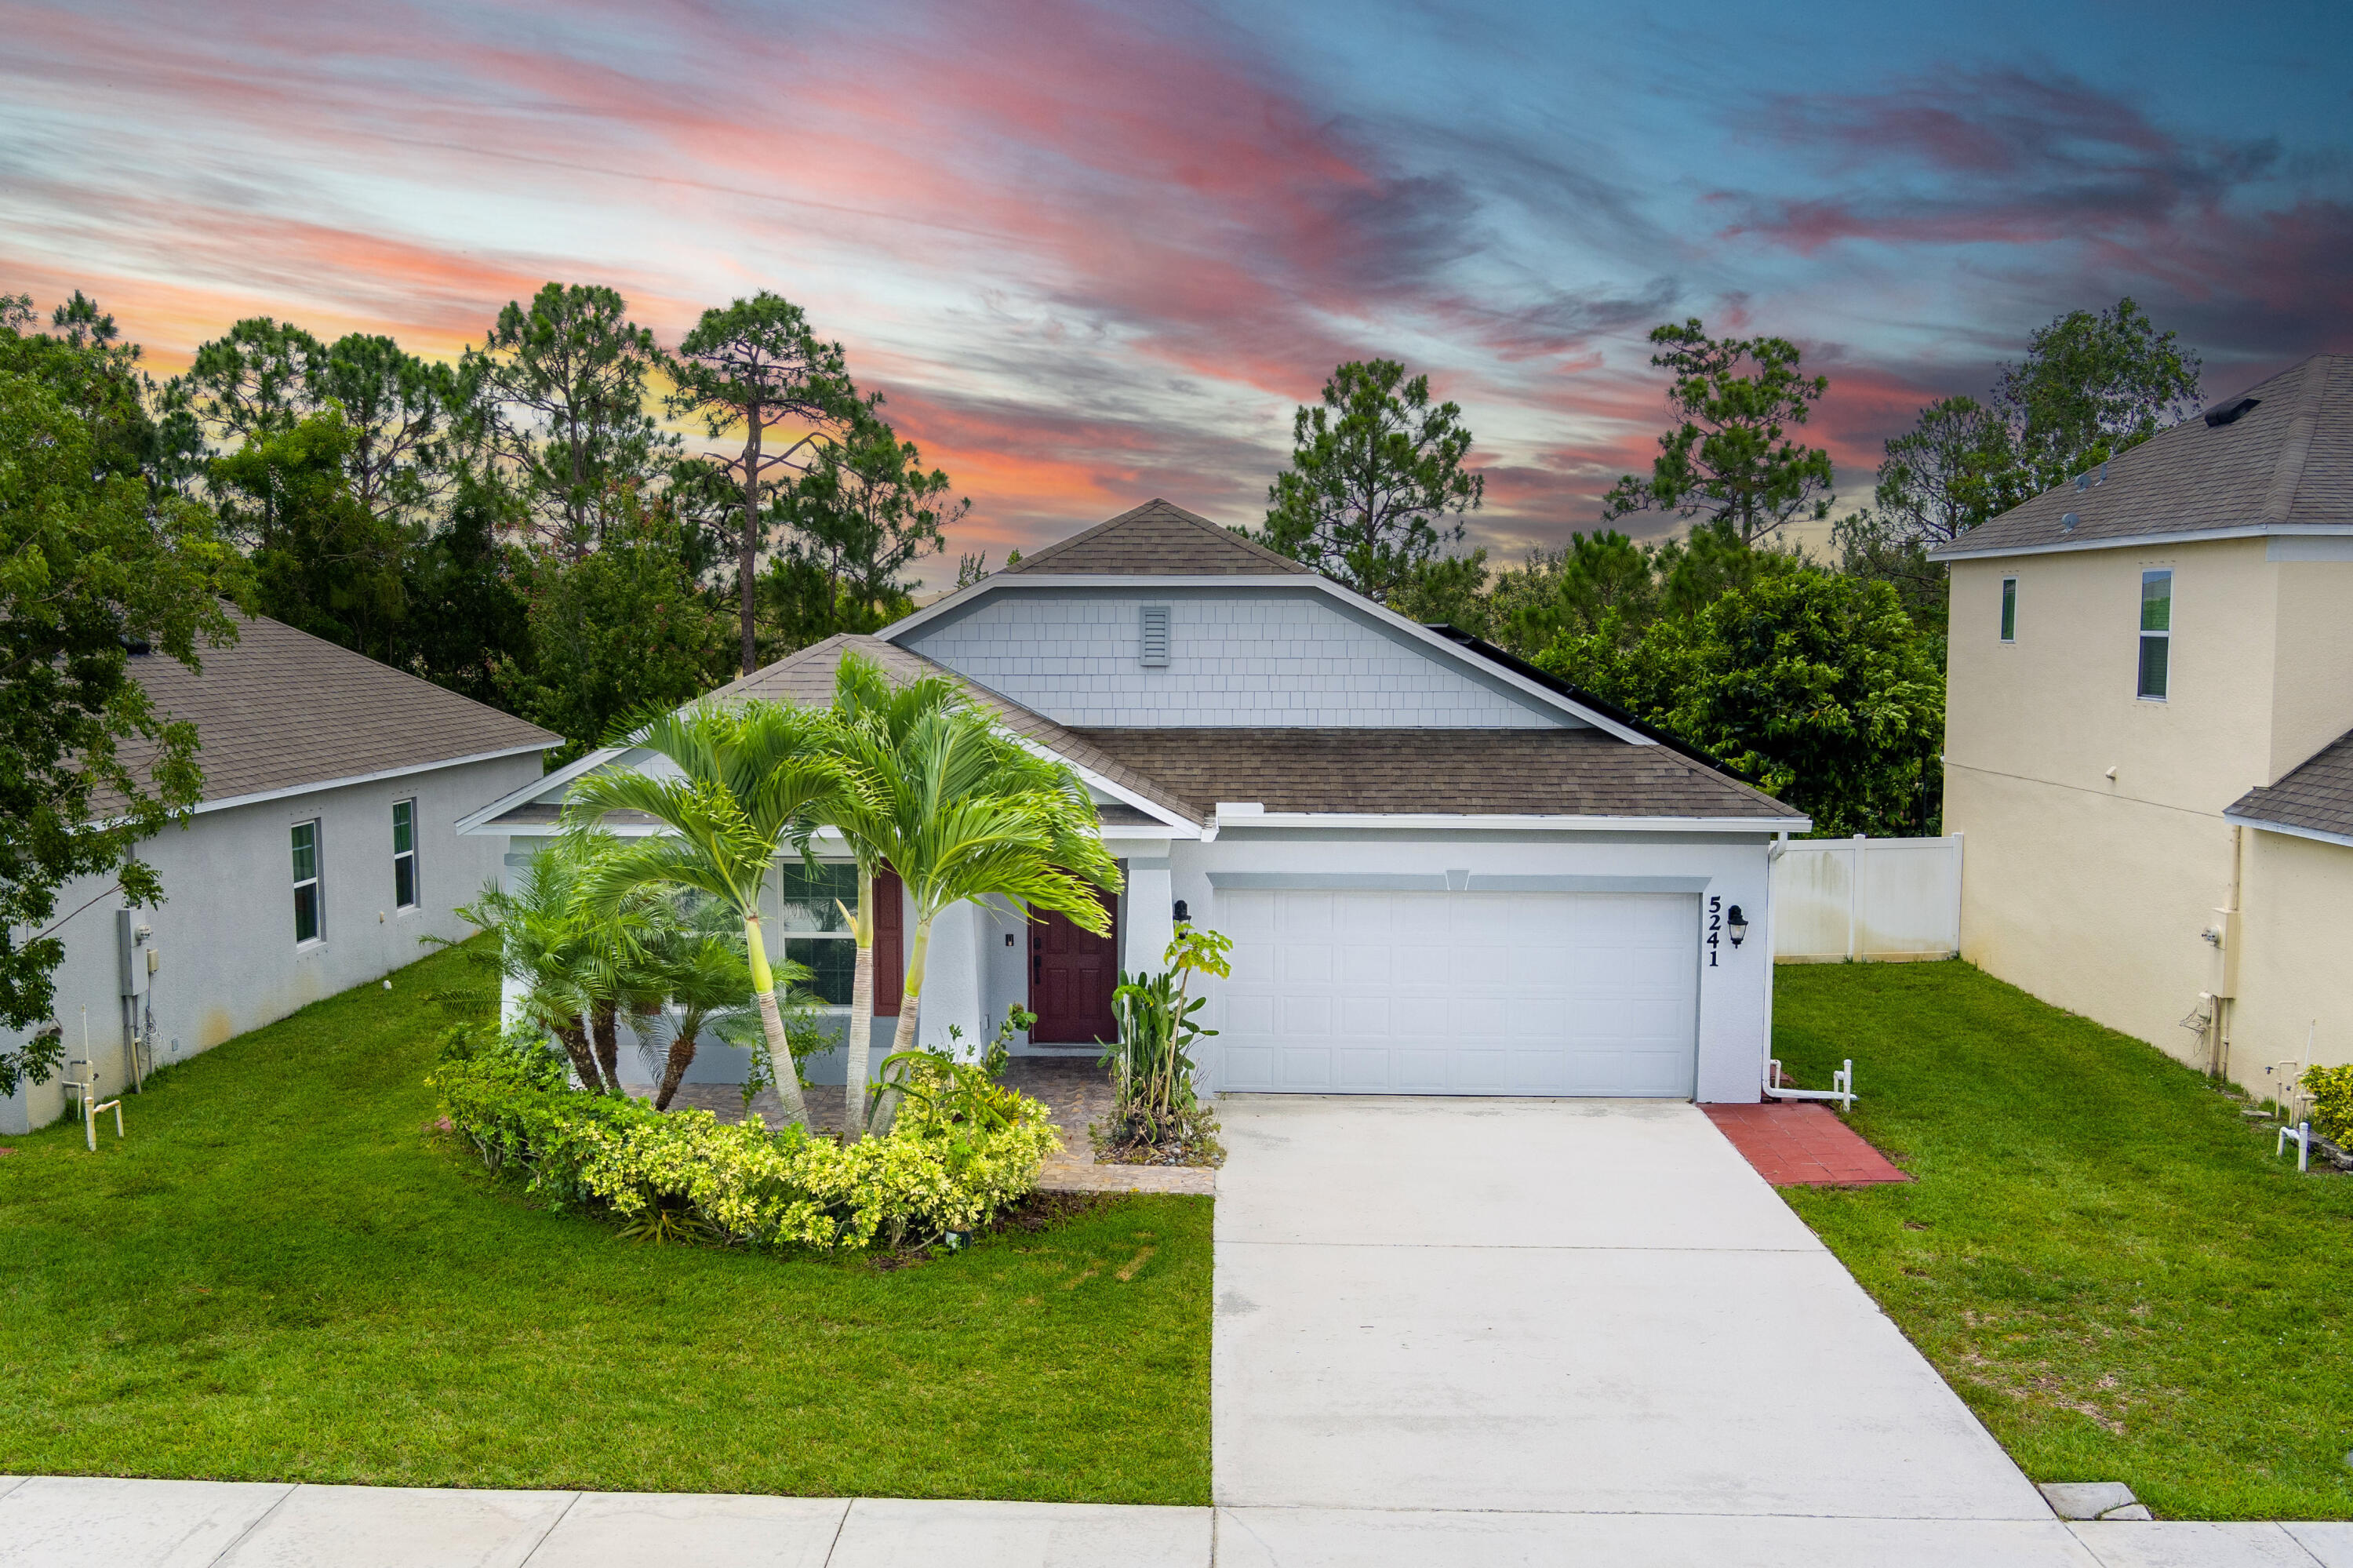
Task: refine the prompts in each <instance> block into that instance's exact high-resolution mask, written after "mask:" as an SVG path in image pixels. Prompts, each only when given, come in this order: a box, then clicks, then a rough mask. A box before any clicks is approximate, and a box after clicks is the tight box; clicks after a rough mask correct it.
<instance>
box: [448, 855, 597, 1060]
mask: <svg viewBox="0 0 2353 1568" xmlns="http://www.w3.org/2000/svg"><path fill="white" fill-rule="evenodd" d="M615 847H616V841H615V840H614V839H613V837H612V836H611V835H610V834H608V833H579V834H571V835H567V836H565V838H562V839H559V840H556V841H555V842H553V843H549V844H545V845H543V846H542V847H541V848H540V850H539V851H538V852H537V853H535V854H533V856H532V861H531V865H530V867H529V869H528V870H527V871H526V873H525V874H524V875H523V877H522V880H521V883H520V885H518V886H516V887H515V888H513V889H512V890H509V889H506V888H502V887H501V886H500V885H498V884H497V883H495V882H493V883H491V884H489V885H486V886H484V887H483V889H482V892H481V895H480V897H478V898H477V899H475V900H474V902H473V903H471V904H467V905H460V906H459V908H458V911H457V913H458V914H459V916H463V917H464V918H465V919H466V920H468V921H469V922H470V923H471V924H472V925H474V926H475V927H478V928H479V929H481V930H484V931H489V932H492V933H494V934H495V935H496V937H497V938H498V941H497V945H496V947H495V948H492V949H491V951H490V952H489V953H488V954H487V955H486V956H485V961H487V962H488V963H489V964H490V965H491V968H493V969H497V970H498V972H499V973H500V974H501V975H503V976H504V977H506V978H507V979H509V980H513V981H515V982H516V983H517V984H519V985H520V986H521V987H522V1011H523V1015H524V1017H525V1018H527V1019H528V1020H530V1022H532V1023H533V1024H534V1025H536V1026H537V1027H539V1028H541V1029H543V1030H545V1031H546V1032H547V1033H550V1034H552V1035H554V1037H555V1039H556V1041H557V1042H558V1043H559V1044H562V1045H563V1047H564V1051H565V1055H567V1056H569V1057H570V1058H571V1059H572V1070H573V1071H574V1072H575V1074H577V1075H579V1078H580V1082H581V1085H582V1086H583V1087H585V1088H586V1089H587V1090H589V1092H591V1093H592V1094H618V1093H619V1092H620V1083H619V1080H618V1077H617V1075H616V1074H614V1073H611V1072H608V1071H607V1070H606V1069H607V1064H606V1063H604V1062H602V1061H600V1060H599V1052H598V1050H597V1044H598V1043H597V1042H595V1041H594V1040H592V1036H591V1033H590V1030H591V1023H590V1022H589V1021H590V1020H592V1019H594V1018H596V1016H597V1015H598V1013H599V1011H600V1010H603V1011H604V1012H607V1014H609V1012H610V1010H611V1008H612V1007H613V1006H614V1005H615V1003H616V1002H617V999H618V998H619V997H620V995H621V994H622V993H623V992H624V991H626V990H628V989H629V988H630V986H631V984H632V980H631V979H630V974H629V971H630V970H632V969H634V968H635V967H636V965H637V962H638V959H637V956H636V954H635V952H634V951H633V949H634V948H635V946H636V943H637V941H638V938H639V937H640V936H641V935H642V932H641V929H640V927H641V926H642V921H643V909H642V907H641V906H640V905H638V904H637V903H636V902H633V901H630V902H622V903H617V904H616V905H615V906H613V907H612V908H610V909H607V910H603V911H597V910H592V909H590V908H588V907H587V906H586V905H585V904H584V903H583V901H582V898H581V891H582V886H583V885H584V883H585V882H586V879H587V878H588V876H589V875H590V874H591V873H592V872H593V871H594V870H595V868H596V866H597V864H598V863H599V862H600V861H602V860H603V859H604V857H606V856H607V855H608V854H610V853H612V851H613V850H614V848H615ZM429 939H431V940H436V941H439V940H440V939H439V938H429ZM442 945H443V946H450V945H453V944H449V943H446V942H443V943H442Z"/></svg>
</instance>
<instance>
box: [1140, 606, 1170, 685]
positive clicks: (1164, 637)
mask: <svg viewBox="0 0 2353 1568" xmlns="http://www.w3.org/2000/svg"><path fill="white" fill-rule="evenodd" d="M1143 633H1144V635H1143V641H1142V648H1143V655H1142V657H1141V658H1139V659H1138V660H1137V661H1136V662H1138V663H1140V664H1142V665H1143V666H1144V667H1145V669H1147V670H1166V668H1168V607H1167V606H1166V605H1165V604H1147V605H1145V607H1144V625H1143Z"/></svg>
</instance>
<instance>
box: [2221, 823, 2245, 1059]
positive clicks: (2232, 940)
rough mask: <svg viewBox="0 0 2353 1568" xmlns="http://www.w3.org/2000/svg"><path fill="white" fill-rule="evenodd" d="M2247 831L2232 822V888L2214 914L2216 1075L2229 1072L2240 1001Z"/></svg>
mask: <svg viewBox="0 0 2353 1568" xmlns="http://www.w3.org/2000/svg"><path fill="white" fill-rule="evenodd" d="M2246 853H2247V830H2246V829H2245V828H2244V827H2243V826H2242V825H2241V824H2239V823H2237V822H2232V824H2231V891H2230V893H2229V895H2227V896H2225V898H2224V899H2223V901H2222V907H2221V909H2219V910H2217V911H2215V913H2217V914H2219V915H2221V916H2222V941H2221V948H2222V978H2221V980H2220V981H2219V982H2218V984H2217V989H2216V991H2215V994H2214V1051H2213V1073H2214V1075H2215V1076H2216V1077H2218V1078H2227V1077H2229V1076H2230V1075H2231V1034H2230V1022H2232V1013H2233V1012H2235V1011H2236V1009H2237V1005H2238V1001H2239V939H2240V938H2239V933H2240V931H2241V929H2242V922H2241V920H2240V917H2239V894H2240V889H2241V887H2242V885H2244V882H2245V877H2246V871H2245V862H2246Z"/></svg>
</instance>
